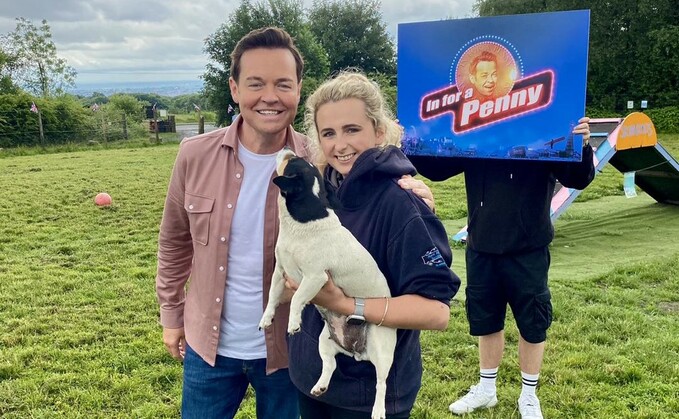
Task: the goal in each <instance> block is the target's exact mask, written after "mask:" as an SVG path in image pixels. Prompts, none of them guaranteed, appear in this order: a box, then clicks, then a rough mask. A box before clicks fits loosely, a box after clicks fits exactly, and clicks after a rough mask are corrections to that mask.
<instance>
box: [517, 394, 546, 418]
mask: <svg viewBox="0 0 679 419" xmlns="http://www.w3.org/2000/svg"><path fill="white" fill-rule="evenodd" d="M519 413H521V419H543V418H542V410H540V400H538V398H537V397H536V396H521V397H519Z"/></svg>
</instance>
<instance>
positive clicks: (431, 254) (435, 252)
mask: <svg viewBox="0 0 679 419" xmlns="http://www.w3.org/2000/svg"><path fill="white" fill-rule="evenodd" d="M422 262H424V264H425V265H429V266H433V267H435V268H443V267H446V266H448V265H446V261H444V260H443V256H441V252H439V249H438V247H435V246H434V247H432V248H431V250H427V252H426V253H425V254H424V255H422Z"/></svg>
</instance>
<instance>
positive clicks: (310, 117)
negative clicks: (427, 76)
mask: <svg viewBox="0 0 679 419" xmlns="http://www.w3.org/2000/svg"><path fill="white" fill-rule="evenodd" d="M305 122H306V128H307V134H308V136H309V137H310V139H311V142H310V145H311V147H312V151H313V154H314V155H315V158H316V163H317V164H318V165H319V166H321V167H322V168H323V173H324V178H325V181H326V186H327V187H328V189H329V190H331V191H332V192H334V194H335V195H336V197H337V199H338V201H339V203H340V208H339V209H337V210H336V211H335V212H336V213H337V215H338V217H339V219H340V221H341V222H342V224H343V225H344V226H345V227H346V228H347V229H349V230H350V231H351V232H352V234H354V236H355V237H356V238H357V239H358V240H359V241H360V242H361V244H363V246H364V247H365V248H366V249H368V251H369V252H370V253H371V255H372V256H373V257H374V258H375V260H376V261H377V264H378V266H379V267H380V269H381V270H382V272H383V273H384V275H385V276H386V278H387V281H388V283H389V288H390V290H391V294H392V296H393V297H392V298H390V299H388V300H385V299H384V298H377V299H365V301H364V311H363V313H362V317H363V318H364V321H365V322H370V323H374V324H382V325H384V326H388V327H393V328H396V329H399V330H398V341H397V346H396V351H395V355H394V362H393V364H392V367H391V370H390V373H389V377H388V378H387V400H386V407H387V418H408V417H409V416H410V411H411V410H412V407H413V404H414V402H415V398H416V396H417V393H418V391H419V389H420V386H421V377H422V360H421V356H420V342H419V330H424V329H434V330H443V329H445V328H446V327H447V325H448V319H449V317H450V309H449V303H450V300H451V299H452V297H453V296H454V295H455V293H456V292H457V290H458V288H459V286H460V280H459V278H458V277H457V276H456V275H455V274H454V273H453V272H452V271H451V270H450V265H451V263H452V252H451V250H450V247H449V245H448V236H447V234H446V231H445V229H444V227H443V225H442V224H441V222H440V221H439V220H438V218H436V216H435V215H434V214H433V213H432V211H431V210H430V209H429V207H428V206H427V205H426V204H425V203H424V202H423V201H422V200H421V199H419V198H418V197H417V196H416V195H415V194H413V193H412V192H411V191H407V190H403V189H402V188H401V187H399V185H398V180H399V179H400V178H401V177H402V176H403V175H414V174H415V169H414V167H413V166H412V164H411V163H410V161H408V159H407V158H406V157H405V155H404V154H403V153H402V152H401V150H400V149H399V148H398V145H399V144H400V139H401V128H400V126H399V125H398V124H397V123H396V122H395V121H394V119H393V117H392V116H391V115H390V114H389V112H388V109H387V107H386V106H385V103H384V98H383V96H382V93H381V91H380V89H379V87H378V86H377V85H376V84H375V83H374V82H372V81H370V80H369V79H367V78H366V77H365V76H364V75H362V74H360V73H356V72H343V73H340V74H339V75H337V76H336V77H335V78H333V79H331V80H329V81H327V82H325V83H324V84H322V85H321V86H320V87H319V88H318V89H317V90H316V91H315V92H314V93H313V94H312V95H311V96H310V97H309V99H308V100H307V103H306V114H305ZM341 245H342V243H337V246H341ZM293 279H294V278H293ZM291 286H292V287H293V288H294V285H291ZM313 302H314V303H315V304H318V305H321V306H323V307H326V308H327V309H329V310H332V311H335V312H337V313H339V314H342V315H345V316H349V315H356V314H358V313H359V312H360V310H358V307H357V306H356V301H355V300H354V298H351V297H348V296H346V295H344V293H343V292H342V290H341V289H339V288H338V287H336V286H334V284H333V283H332V281H329V282H328V285H326V286H325V287H324V288H323V289H322V290H321V292H320V293H319V294H318V295H317V296H316V298H315V299H314V300H313ZM353 317H354V319H355V317H356V316H353ZM322 327H323V320H322V319H321V316H320V314H319V313H318V311H317V310H316V309H315V308H314V307H313V306H307V308H306V309H305V311H304V313H303V320H302V330H301V331H300V332H299V333H297V334H295V335H292V336H290V337H289V341H288V355H289V360H290V376H291V378H292V381H293V384H294V385H295V386H296V387H297V389H298V390H299V391H300V394H299V402H300V412H301V415H302V418H303V419H311V418H321V417H322V418H369V417H370V412H371V410H372V405H373V402H374V399H375V384H376V383H375V371H374V368H373V366H372V364H370V363H368V362H358V361H356V360H355V359H354V358H352V357H348V356H345V355H337V357H336V360H337V369H336V370H335V373H334V375H333V377H332V380H331V381H330V386H329V387H328V389H327V391H326V392H325V393H324V394H322V395H321V396H319V397H315V396H312V395H311V394H310V391H311V388H312V387H313V386H314V384H315V383H316V380H317V379H318V377H319V376H320V373H321V359H320V356H319V354H318V336H319V333H320V331H321V329H322Z"/></svg>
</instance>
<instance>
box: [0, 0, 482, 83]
mask: <svg viewBox="0 0 679 419" xmlns="http://www.w3.org/2000/svg"><path fill="white" fill-rule="evenodd" d="M255 1H257V0H255ZM239 4H240V0H0V34H6V33H8V32H11V31H13V30H14V29H15V27H16V22H15V18H17V17H25V18H27V19H30V20H32V21H33V23H34V24H35V25H36V26H39V24H40V22H41V20H42V19H47V21H48V23H49V25H50V26H51V30H52V38H53V40H54V43H55V44H56V46H57V51H58V54H59V56H60V57H62V58H65V59H66V60H67V61H68V63H69V65H71V66H72V67H74V68H75V69H76V71H77V72H78V77H77V83H78V84H84V83H100V82H127V81H151V80H192V79H197V78H198V77H199V76H200V75H201V74H202V73H203V71H204V69H205V64H206V63H207V57H206V55H205V54H204V53H203V41H204V40H205V38H206V37H207V36H209V35H210V34H212V33H213V32H215V31H216V30H217V28H218V27H219V25H220V24H222V23H223V22H225V21H226V20H227V18H228V17H229V16H230V15H231V13H232V12H233V11H234V10H235V9H236V8H237V7H238V5H239ZM304 4H305V5H306V6H307V7H308V6H310V5H311V4H312V0H304ZM473 4H474V0H382V16H383V18H384V21H385V22H386V23H387V29H388V31H389V33H390V34H391V35H392V37H393V38H394V39H395V38H396V33H397V25H398V23H403V22H420V21H428V20H439V19H445V18H464V17H471V16H472V5H473Z"/></svg>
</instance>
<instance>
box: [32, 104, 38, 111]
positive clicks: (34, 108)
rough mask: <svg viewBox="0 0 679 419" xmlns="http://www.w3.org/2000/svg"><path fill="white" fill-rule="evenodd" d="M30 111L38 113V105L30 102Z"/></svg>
mask: <svg viewBox="0 0 679 419" xmlns="http://www.w3.org/2000/svg"><path fill="white" fill-rule="evenodd" d="M31 112H35V113H38V107H37V106H35V102H31Z"/></svg>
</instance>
